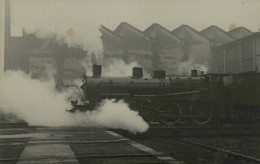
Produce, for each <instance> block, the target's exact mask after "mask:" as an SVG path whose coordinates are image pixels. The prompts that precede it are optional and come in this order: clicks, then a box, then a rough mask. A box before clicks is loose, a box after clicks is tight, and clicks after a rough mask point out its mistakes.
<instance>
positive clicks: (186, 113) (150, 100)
mask: <svg viewBox="0 0 260 164" xmlns="http://www.w3.org/2000/svg"><path fill="white" fill-rule="evenodd" d="M101 70H102V67H101V66H100V65H93V77H87V76H84V77H83V85H82V86H81V89H82V93H83V95H82V99H81V103H82V104H79V103H78V102H77V101H72V105H73V108H72V109H71V110H70V112H74V111H76V110H80V111H87V110H94V109H96V107H97V106H99V105H100V103H101V102H102V100H104V99H114V100H115V101H118V100H120V99H123V100H124V101H125V102H126V103H128V104H129V106H130V108H131V109H133V110H136V111H138V112H139V114H140V115H141V116H142V117H143V118H144V119H145V120H146V121H149V122H151V121H159V122H162V123H167V122H173V123H176V122H178V121H187V120H189V121H192V122H195V123H197V124H205V123H208V122H209V121H210V120H212V118H213V117H216V115H218V116H219V115H221V117H223V118H226V119H232V117H231V116H234V115H235V114H232V112H234V110H238V111H239V112H238V114H237V115H238V117H241V116H242V115H241V114H242V113H243V112H244V110H249V108H250V109H254V110H257V106H258V104H259V99H258V98H256V100H253V101H251V99H250V97H252V93H251V91H249V90H248V89H247V85H250V84H247V83H250V82H252V81H253V80H241V76H242V75H240V76H239V75H234V76H233V75H229V74H205V75H204V74H203V72H202V73H201V74H200V75H198V71H197V70H192V71H191V76H189V77H179V76H166V73H165V71H154V73H153V77H152V78H144V77H143V70H142V68H140V67H135V68H133V73H132V76H131V77H102V76H101ZM246 75H248V74H246ZM246 75H244V76H245V77H244V78H245V79H247V76H246ZM242 77H243V76H242ZM250 77H251V78H253V77H254V78H253V79H255V78H257V80H258V78H259V80H260V76H258V74H256V73H253V74H251V75H250ZM259 80H258V81H259ZM255 84H256V83H255ZM242 86H243V87H244V90H245V92H244V91H243V90H240V89H239V88H241V87H242ZM250 87H251V90H254V91H255V92H256V93H255V92H254V95H256V94H257V95H256V97H259V96H258V93H259V94H260V87H256V85H250ZM254 87H256V88H259V90H258V89H257V90H255V89H254ZM238 92H242V93H238ZM246 92H249V93H248V94H249V95H248V96H247V98H248V99H249V100H250V101H249V100H245V102H244V104H241V102H242V101H241V100H240V98H241V96H238V95H243V93H246ZM234 95H235V96H234ZM234 107H235V108H234ZM242 111H243V112H242ZM243 114H245V113H243ZM238 117H237V118H238Z"/></svg>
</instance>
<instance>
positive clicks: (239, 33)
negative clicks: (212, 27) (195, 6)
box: [228, 27, 253, 39]
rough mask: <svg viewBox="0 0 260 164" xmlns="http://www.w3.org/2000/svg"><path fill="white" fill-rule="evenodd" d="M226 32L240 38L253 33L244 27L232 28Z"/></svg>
mask: <svg viewBox="0 0 260 164" xmlns="http://www.w3.org/2000/svg"><path fill="white" fill-rule="evenodd" d="M228 34H229V35H231V36H232V37H233V38H235V39H240V38H243V37H246V36H249V35H251V34H253V32H252V31H250V30H248V29H247V28H245V27H237V28H235V29H234V30H231V31H229V32H228Z"/></svg>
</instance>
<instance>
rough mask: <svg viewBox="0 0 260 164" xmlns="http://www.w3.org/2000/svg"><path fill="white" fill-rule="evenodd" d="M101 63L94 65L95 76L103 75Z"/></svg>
mask: <svg viewBox="0 0 260 164" xmlns="http://www.w3.org/2000/svg"><path fill="white" fill-rule="evenodd" d="M101 70H102V66H101V65H95V64H94V65H93V77H100V76H101Z"/></svg>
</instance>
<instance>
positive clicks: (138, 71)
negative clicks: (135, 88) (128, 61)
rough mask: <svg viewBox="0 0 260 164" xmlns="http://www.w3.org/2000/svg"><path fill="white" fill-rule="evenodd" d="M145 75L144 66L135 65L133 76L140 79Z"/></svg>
mask: <svg viewBox="0 0 260 164" xmlns="http://www.w3.org/2000/svg"><path fill="white" fill-rule="evenodd" d="M142 77H143V68H141V67H134V68H133V72H132V78H135V79H140V78H142Z"/></svg>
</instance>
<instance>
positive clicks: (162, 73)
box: [153, 70, 166, 79]
mask: <svg viewBox="0 0 260 164" xmlns="http://www.w3.org/2000/svg"><path fill="white" fill-rule="evenodd" d="M165 77H166V72H165V71H161V70H158V71H153V78H155V79H165Z"/></svg>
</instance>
